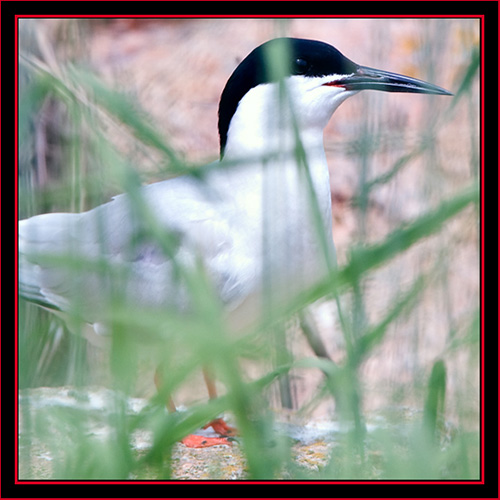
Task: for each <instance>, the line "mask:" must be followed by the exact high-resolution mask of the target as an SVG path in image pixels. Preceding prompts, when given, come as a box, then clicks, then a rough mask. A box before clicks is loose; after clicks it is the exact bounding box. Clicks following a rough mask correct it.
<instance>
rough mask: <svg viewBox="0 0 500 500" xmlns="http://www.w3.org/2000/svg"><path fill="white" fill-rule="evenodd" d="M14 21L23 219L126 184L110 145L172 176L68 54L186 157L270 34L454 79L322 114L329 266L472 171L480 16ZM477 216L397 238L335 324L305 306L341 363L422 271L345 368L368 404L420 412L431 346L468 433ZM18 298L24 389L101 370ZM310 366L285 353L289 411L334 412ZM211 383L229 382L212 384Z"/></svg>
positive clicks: (99, 198) (156, 173)
mask: <svg viewBox="0 0 500 500" xmlns="http://www.w3.org/2000/svg"><path fill="white" fill-rule="evenodd" d="M19 23H20V24H19V36H20V39H19V46H20V98H21V100H20V149H19V156H20V164H19V211H20V215H21V218H24V217H27V216H30V215H34V214H36V213H42V212H51V211H81V210H87V209H90V208H92V207H94V206H96V205H98V204H100V203H103V202H106V201H108V200H109V199H110V197H111V196H113V195H115V194H118V193H120V192H122V191H123V185H122V184H121V181H122V180H123V179H120V178H119V176H118V177H117V176H116V168H114V167H113V162H114V156H113V154H111V153H110V152H109V151H110V150H108V149H107V148H108V146H109V145H111V146H112V150H113V151H117V152H118V154H119V155H121V156H122V157H125V158H127V161H128V162H129V163H131V164H132V165H133V166H134V168H136V169H137V171H138V172H139V173H140V175H141V179H142V180H143V182H146V183H147V182H154V181H157V180H161V179H165V178H167V177H168V176H170V175H172V170H171V169H169V165H168V162H167V161H166V157H168V155H162V154H161V151H160V152H159V150H160V149H161V148H158V147H154V145H155V144H154V140H152V139H151V137H149V138H148V140H146V141H144V140H142V141H141V137H138V136H139V135H140V134H138V130H139V127H135V128H134V127H132V130H131V127H129V126H127V115H126V113H122V114H120V112H119V111H116V109H117V108H112V106H113V102H112V101H113V95H114V94H113V93H110V94H103V95H101V97H99V96H98V94H97V92H96V96H95V101H94V100H93V99H92V95H90V93H89V92H88V91H87V90H86V87H85V83H86V82H85V81H84V79H82V80H81V87H80V82H79V81H78V78H79V77H78V74H73V73H71V70H70V69H71V68H74V67H75V68H78V69H79V70H80V71H84V73H80V75H81V74H84V75H86V74H92V75H97V76H98V77H99V79H100V80H99V81H100V82H101V83H99V85H101V84H102V85H105V86H106V88H107V89H113V91H116V92H117V93H119V95H121V96H123V95H124V96H125V97H126V98H127V100H128V102H131V103H134V113H136V115H134V117H138V119H144V120H145V121H146V122H147V123H148V124H151V125H152V128H153V129H154V130H155V132H156V133H157V134H158V136H159V137H162V138H163V140H164V141H165V143H166V144H167V145H168V146H169V147H170V148H171V149H172V151H174V152H175V155H176V157H177V158H180V159H181V160H182V161H183V162H185V163H186V164H189V165H194V166H195V165H197V164H200V165H201V164H204V163H207V162H209V161H213V160H216V159H217V158H218V134H217V108H218V99H219V96H220V93H221V91H222V89H223V87H224V84H225V82H226V80H227V78H228V77H229V75H230V74H231V73H232V71H233V70H234V68H235V67H236V66H237V64H238V63H239V62H240V61H241V60H242V59H243V58H244V57H245V56H246V55H247V54H248V53H249V52H250V51H251V50H252V49H253V48H255V47H256V46H257V45H259V44H260V43H262V42H264V41H266V40H268V39H269V38H273V37H275V36H294V37H303V38H313V39H317V40H321V41H324V42H327V43H330V44H332V45H334V46H335V47H336V48H338V49H339V50H340V51H341V52H342V53H343V54H344V55H345V56H347V57H348V58H350V59H352V60H353V61H355V62H357V63H359V64H361V65H366V66H371V67H374V68H380V69H385V70H388V71H392V72H397V73H402V74H405V75H409V76H414V77H416V78H419V79H422V80H426V81H429V82H431V83H434V84H437V85H439V86H441V87H444V88H446V89H448V90H450V91H451V92H453V93H454V94H455V97H453V98H451V97H446V96H426V95H409V94H388V93H387V94H386V93H382V92H380V93H377V92H371V91H365V92H362V93H361V94H359V95H357V96H355V97H353V98H351V99H350V100H348V101H347V102H346V103H344V104H343V105H342V106H341V107H340V108H339V110H338V111H337V112H336V113H335V115H334V117H333V118H332V120H331V122H330V123H329V125H328V127H327V129H326V131H325V148H326V151H327V155H328V163H329V166H330V173H331V192H332V204H333V206H332V210H333V221H334V222H333V234H334V240H335V245H336V248H337V254H338V261H339V265H340V266H343V265H346V264H347V263H348V262H349V258H350V254H351V251H352V249H353V248H355V247H357V246H358V245H361V246H364V245H367V244H370V243H375V242H380V241H384V239H385V238H386V237H387V236H388V235H389V234H391V233H392V232H393V231H394V230H396V229H398V228H404V227H406V225H407V224H408V222H409V221H411V220H413V219H415V218H417V217H419V216H421V215H423V214H425V213H427V212H429V211H431V210H433V209H435V208H436V207H438V206H439V205H440V203H441V202H442V201H444V200H447V199H450V198H452V197H453V196H454V195H456V194H457V193H459V192H461V190H462V189H464V188H467V187H468V186H471V185H473V184H474V182H477V181H478V177H479V173H480V172H479V159H480V156H479V154H480V153H479V138H480V135H479V134H480V129H479V71H478V69H479V40H480V25H479V20H477V19H289V20H272V19H229V20H218V19H106V20H99V19H87V20H84V19H79V20H71V19H64V20H63V19H37V20H29V19H21V20H20V21H19ZM41 75H42V76H41ZM47 75H52V76H53V80H51V78H48V77H47ZM75 75H76V76H75ZM58 82H65V84H64V85H68V88H70V89H71V92H72V97H71V98H70V99H68V100H65V98H64V96H65V92H66V90H65V89H64V88H63V87H64V85H61V84H60V83H58ZM68 82H70V83H68ZM97 87H98V86H97V85H95V86H94V87H93V89H94V91H95V89H96V88H97ZM47 89H49V90H47ZM54 89H56V91H54ZM74 96H76V99H77V100H78V101H79V103H80V105H82V106H84V107H85V109H86V110H87V111H84V112H83V114H79V113H82V111H81V110H80V111H79V113H77V112H76V111H75V107H73V106H72V105H71V104H69V102H70V101H71V99H73V98H74ZM111 109H113V110H115V112H114V113H112V112H110V110H111ZM86 113H88V115H87V114H86ZM134 119H135V118H134ZM93 123H96V124H97V125H96V126H95V128H94V126H93V125H92V124H93ZM96 136H98V137H96ZM102 141H106V146H104V145H103V142H102ZM151 145H153V147H151ZM478 217H479V213H478V210H477V207H474V206H472V205H471V206H469V207H468V208H467V209H466V210H464V211H462V212H460V214H459V215H458V216H456V217H454V218H453V219H451V220H450V221H448V222H447V223H446V224H444V225H443V226H442V227H441V228H440V230H439V231H437V232H435V233H434V234H433V235H432V236H431V237H428V238H421V239H420V238H418V242H417V241H416V242H415V244H413V245H412V246H411V248H410V249H409V250H407V251H405V252H400V253H398V254H397V255H396V257H395V258H393V259H391V260H390V261H388V262H385V263H384V265H383V266H381V267H379V268H377V269H376V270H375V271H371V272H370V273H368V274H367V275H364V276H362V278H361V279H360V280H359V281H358V282H356V283H355V285H354V286H353V287H352V289H350V290H349V291H348V292H346V293H344V294H342V296H341V298H340V302H341V307H342V311H343V318H342V322H343V324H341V323H342V322H341V320H340V318H339V314H338V310H337V305H336V304H335V302H334V301H332V300H323V301H321V302H320V303H318V304H315V306H314V311H315V314H314V321H315V324H316V326H317V328H318V329H319V332H320V333H321V336H322V338H323V341H324V342H325V344H326V345H327V348H328V351H329V355H330V356H331V358H332V359H333V360H334V361H335V362H336V363H337V364H338V365H339V366H343V365H344V364H346V362H347V361H349V359H350V358H349V352H348V351H349V349H348V347H346V338H347V339H349V335H351V337H352V336H353V337H352V338H351V340H348V343H349V342H350V341H353V339H354V341H356V338H357V337H356V336H357V335H358V336H360V335H361V334H360V333H359V332H365V331H371V330H370V329H372V328H375V326H376V325H380V324H381V323H384V321H385V319H386V318H387V315H388V312H390V311H391V310H392V308H394V307H395V306H396V305H397V304H398V301H400V300H401V299H402V298H403V297H406V295H405V294H406V293H407V292H408V290H410V289H411V287H412V285H413V284H414V283H415V281H416V280H417V279H418V278H419V277H424V282H425V284H424V285H423V286H422V287H421V288H419V289H418V290H417V292H415V296H414V297H413V298H412V299H411V300H409V303H408V304H409V305H408V304H407V306H406V307H405V308H404V311H403V312H402V313H400V314H396V315H395V316H394V317H390V318H389V319H388V321H387V322H386V323H384V327H383V335H381V336H380V339H381V341H380V342H379V341H377V342H374V344H373V346H370V349H369V353H368V354H366V355H364V356H363V357H362V358H361V359H359V360H358V363H357V364H356V366H355V369H354V371H355V374H356V377H357V380H356V383H359V387H358V388H357V393H358V394H359V395H360V408H361V411H362V412H363V414H364V415H365V416H367V418H368V419H369V418H370V417H369V416H370V415H371V416H374V415H379V413H384V412H387V411H388V410H389V409H390V408H393V409H396V410H395V411H397V412H400V411H403V412H404V411H410V412H411V411H414V410H415V411H417V410H418V409H420V410H421V409H422V407H423V405H424V403H423V402H424V400H425V397H426V391H427V389H428V380H429V376H430V374H431V370H432V368H433V366H436V365H435V363H436V362H439V361H440V360H444V363H445V366H446V372H447V379H446V380H447V382H446V400H445V405H446V409H445V415H446V420H447V421H448V422H451V423H452V424H453V425H454V426H457V427H458V428H460V429H462V430H464V432H465V431H467V432H472V433H474V436H476V437H477V431H478V428H479V427H478V426H479V319H478V317H479V291H480V288H479V286H480V284H479V223H478V220H479V219H478ZM22 307H23V308H24V307H27V309H21V311H20V314H21V316H22V320H21V325H20V332H19V336H20V348H21V362H20V370H21V373H20V375H19V378H20V385H21V388H33V387H39V386H50V385H52V386H61V385H73V384H87V383H93V384H96V383H99V384H101V383H105V382H103V381H104V380H105V379H104V378H103V379H101V380H100V379H99V377H97V378H96V377H95V372H96V371H98V370H97V368H100V364H101V361H102V357H100V356H99V354H95V353H93V354H92V355H90V361H89V360H86V361H85V363H87V362H90V364H91V366H92V362H93V361H92V359H94V358H95V357H97V359H98V362H97V365H94V368H91V369H88V368H84V367H83V364H85V363H83V362H82V361H81V359H82V358H81V357H79V356H80V355H79V354H78V353H80V354H81V352H83V351H85V352H87V347H86V346H85V345H84V344H82V343H81V342H80V341H74V340H71V339H70V340H68V338H67V336H66V335H63V334H62V333H61V331H62V330H60V328H59V327H56V326H50V327H49V326H47V328H45V331H46V332H49V333H48V335H49V337H50V339H51V341H50V342H49V341H48V339H47V336H46V335H47V333H45V334H42V332H41V331H40V332H39V333H40V334H37V335H34V331H35V330H37V329H40V330H42V328H40V324H41V323H40V321H41V320H40V319H39V317H38V316H35V315H37V314H40V313H38V312H34V310H33V308H31V307H29V306H25V305H22ZM43 314H44V313H42V315H43ZM33 318H36V319H33ZM45 321H48V320H47V319H45ZM35 325H36V326H35ZM47 325H48V323H47ZM58 328H59V330H58ZM346 330H347V331H349V332H351V333H350V334H347V333H346ZM353 332H354V333H353ZM35 337H36V338H35ZM54 339H56V340H54ZM286 344H287V346H288V349H289V351H290V353H291V355H293V357H294V358H295V359H300V358H302V357H310V356H312V351H311V349H310V347H309V346H308V345H307V342H306V341H305V339H304V337H303V335H302V334H301V332H300V330H299V329H298V328H297V325H296V324H295V323H294V322H293V321H292V322H291V325H290V327H289V329H288V332H287V339H286ZM47 345H51V346H53V350H51V349H48V348H47ZM49 351H50V352H49ZM69 353H70V354H69ZM71 353H73V354H71ZM75 353H77V355H75ZM78 359H80V361H75V360H78ZM23 360H24V361H25V363H23V362H22V361H23ZM78 363H80V366H79V365H78ZM94 363H95V360H94ZM245 363H247V364H248V366H246V365H245V366H246V369H247V371H248V373H250V374H252V375H256V374H258V373H262V368H261V367H260V366H259V363H256V362H245ZM264 371H265V370H264ZM190 377H191V378H190V381H189V382H188V381H186V383H185V385H184V387H179V390H178V391H177V393H176V400H177V401H179V402H180V403H183V404H186V405H190V404H192V403H193V402H195V401H200V400H203V399H204V398H206V395H205V391H204V388H203V384H202V379H201V375H198V374H193V375H190ZM323 380H324V377H323V375H322V373H321V372H320V371H319V370H317V369H314V370H313V369H294V370H293V371H292V372H291V374H290V382H289V383H290V395H291V398H292V406H293V408H295V409H301V410H302V412H303V413H301V414H303V415H304V418H305V419H306V420H307V421H315V420H316V421H317V420H322V419H331V418H332V417H333V415H335V413H334V411H335V402H334V400H333V399H332V398H331V396H327V397H324V396H325V394H324V390H323V389H324V388H323ZM150 381H151V379H150V378H148V377H147V376H144V377H141V380H140V383H138V384H137V388H136V392H134V395H136V396H141V397H145V396H151V395H153V394H154V386H153V384H151V383H150ZM220 389H221V391H222V392H223V391H224V387H223V386H222V385H221V387H220ZM278 392H279V391H278V388H277V387H274V386H273V389H272V391H271V394H270V397H271V399H272V401H273V402H274V406H276V407H277V408H279V407H280V406H281V405H280V397H281V401H282V395H279V394H278ZM474 443H475V444H473V445H472V448H471V449H470V450H469V451H468V452H467V455H468V456H470V455H474V456H475V458H474V459H473V463H474V464H477V446H478V445H477V440H476V439H475V438H474ZM475 470H476V469H473V471H475ZM473 471H470V472H471V474H473Z"/></svg>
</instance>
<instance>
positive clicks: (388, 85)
mask: <svg viewBox="0 0 500 500" xmlns="http://www.w3.org/2000/svg"><path fill="white" fill-rule="evenodd" d="M335 86H338V87H343V88H345V89H346V90H355V91H357V90H368V89H370V90H381V91H383V92H411V93H414V94H437V95H453V94H452V93H451V92H448V91H447V90H445V89H443V88H441V87H438V86H437V85H433V84H432V83H427V82H424V81H422V80H417V79H416V78H412V77H411V76H404V75H399V74H397V73H389V72H388V71H383V70H380V69H373V68H368V67H366V66H358V70H357V71H356V73H354V74H352V75H350V76H347V77H345V78H342V79H339V80H337V81H336V82H335Z"/></svg>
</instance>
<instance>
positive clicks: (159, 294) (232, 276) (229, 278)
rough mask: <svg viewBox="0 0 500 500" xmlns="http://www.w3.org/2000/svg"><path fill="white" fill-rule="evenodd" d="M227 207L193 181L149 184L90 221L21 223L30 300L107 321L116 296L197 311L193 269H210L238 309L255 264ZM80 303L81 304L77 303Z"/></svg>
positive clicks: (23, 276)
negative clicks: (187, 276)
mask: <svg viewBox="0 0 500 500" xmlns="http://www.w3.org/2000/svg"><path fill="white" fill-rule="evenodd" d="M228 210H229V211H230V209H229V208H228V203H227V200H222V199H217V197H215V198H214V197H213V196H212V195H211V194H208V193H206V192H204V188H203V186H200V185H198V181H196V180H194V179H191V178H186V177H184V178H178V179H173V180H169V181H165V182H160V183H155V184H152V185H150V186H145V187H144V188H142V189H140V190H139V191H138V199H134V198H133V197H131V196H130V195H120V196H117V197H116V198H115V199H113V200H112V201H111V202H109V203H106V204H104V205H101V206H99V207H97V208H95V209H93V210H90V211H88V212H84V213H81V214H44V215H40V216H36V217H32V218H30V219H27V220H24V221H21V222H20V223H19V251H20V258H19V264H20V270H19V284H20V291H21V293H22V294H23V295H25V296H26V297H27V298H28V299H29V300H32V301H34V302H38V303H40V304H42V305H49V306H50V307H54V308H58V309H62V310H68V309H70V308H75V307H78V308H79V309H81V311H79V312H81V314H82V315H83V316H84V317H85V318H86V319H88V321H89V322H96V321H99V320H100V317H99V316H100V310H101V309H102V307H104V304H106V302H107V301H108V300H109V297H110V296H116V295H118V296H120V297H121V298H125V299H126V300H128V301H130V302H131V303H133V304H138V305H143V306H147V307H150V306H152V307H156V306H162V307H164V306H167V307H173V308H176V309H181V310H184V309H186V308H189V287H187V286H186V283H185V281H183V272H184V270H186V269H194V267H195V266H197V265H198V264H199V263H200V262H201V263H202V265H203V269H204V271H205V272H206V275H207V276H208V278H209V279H210V281H211V283H212V286H213V289H214V293H216V294H218V296H219V297H220V298H221V300H222V301H223V302H224V303H226V304H229V305H232V304H234V303H237V302H238V301H240V300H242V297H243V296H244V295H245V294H247V293H248V290H249V289H250V288H251V287H252V286H253V285H252V283H253V281H254V279H255V269H254V267H253V265H252V258H251V256H250V255H248V254H247V253H246V252H245V251H244V248H243V251H242V247H244V242H243V241H241V238H240V237H239V236H238V232H237V231H236V233H234V228H233V227H232V219H231V218H228V217H227V212H228ZM75 304H76V306H75Z"/></svg>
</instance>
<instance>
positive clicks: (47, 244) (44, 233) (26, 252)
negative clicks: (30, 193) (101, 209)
mask: <svg viewBox="0 0 500 500" xmlns="http://www.w3.org/2000/svg"><path fill="white" fill-rule="evenodd" d="M77 217H78V214H63V213H55V214H44V215H37V216H35V217H31V218H29V219H25V220H21V221H19V223H18V251H19V259H18V264H19V267H18V285H19V295H20V296H21V297H23V298H24V299H26V300H28V301H30V302H34V303H36V304H39V305H41V306H43V307H46V308H49V309H55V310H57V309H60V307H59V305H58V300H54V297H53V296H51V295H52V294H51V293H50V292H49V289H50V288H53V286H54V284H55V283H47V282H46V281H47V277H48V276H52V277H53V278H52V280H54V279H55V280H57V273H56V274H51V273H47V270H48V268H49V267H50V264H47V262H46V261H44V260H43V259H44V257H46V256H47V255H56V254H57V252H60V250H61V248H64V247H65V246H67V244H66V245H64V243H63V241H62V239H63V238H64V237H65V236H64V235H65V233H67V231H68V228H69V227H70V226H72V225H73V223H74V221H75V218H77Z"/></svg>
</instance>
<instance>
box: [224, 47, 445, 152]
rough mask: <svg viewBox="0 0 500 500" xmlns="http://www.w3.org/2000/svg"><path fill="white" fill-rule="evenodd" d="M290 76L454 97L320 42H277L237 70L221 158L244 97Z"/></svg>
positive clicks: (227, 99) (228, 90)
mask: <svg viewBox="0 0 500 500" xmlns="http://www.w3.org/2000/svg"><path fill="white" fill-rule="evenodd" d="M290 75H302V76H305V77H321V76H328V75H336V78H334V79H332V81H331V82H326V83H324V85H327V86H333V87H340V88H343V89H345V90H347V91H354V92H359V91H360V90H379V91H383V92H408V93H414V94H435V95H452V94H451V93H450V92H448V91H447V90H445V89H443V88H441V87H438V86H437V85H434V84H432V83H427V82H424V81H422V80H417V79H416V78H413V77H410V76H404V75H399V74H397V73H389V72H388V71H383V70H378V69H374V68H369V67H367V66H359V65H358V64H356V63H354V62H352V61H351V60H350V59H348V58H347V57H345V56H344V55H342V53H340V52H339V51H338V50H337V49H336V48H335V47H332V46H331V45H328V44H327V43H323V42H318V41H316V40H304V39H301V38H276V39H274V40H270V41H268V42H266V43H264V44H262V45H260V46H259V47H257V48H256V49H254V50H253V51H252V52H250V54H248V56H247V57H246V58H245V59H244V60H243V61H242V62H241V64H240V65H239V66H238V67H237V68H236V69H235V70H234V72H233V74H232V75H231V77H230V78H229V80H228V81H227V83H226V86H225V87H224V90H223V91H222V95H221V99H220V103H219V137H220V156H221V158H222V157H223V156H224V149H225V147H226V142H227V133H228V130H229V124H230V122H231V119H232V117H233V115H234V113H235V111H236V109H237V107H238V104H239V102H240V100H241V99H242V98H243V96H244V95H245V94H246V93H247V92H248V91H249V90H250V89H252V88H253V87H256V86H257V85H260V84H261V83H270V82H274V81H277V80H278V79H279V78H282V77H285V76H290Z"/></svg>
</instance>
